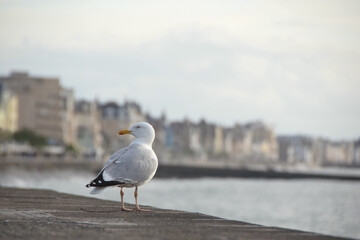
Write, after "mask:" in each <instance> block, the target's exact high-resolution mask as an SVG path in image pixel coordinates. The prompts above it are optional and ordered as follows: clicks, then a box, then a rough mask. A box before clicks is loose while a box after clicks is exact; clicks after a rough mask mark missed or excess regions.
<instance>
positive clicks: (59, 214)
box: [0, 187, 345, 240]
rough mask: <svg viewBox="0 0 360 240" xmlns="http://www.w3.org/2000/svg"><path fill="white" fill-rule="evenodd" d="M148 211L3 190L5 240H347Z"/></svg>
mask: <svg viewBox="0 0 360 240" xmlns="http://www.w3.org/2000/svg"><path fill="white" fill-rule="evenodd" d="M164 197H166V196H164ZM127 207H130V208H134V206H133V205H130V204H127ZM234 207H236V205H234ZM144 208H148V209H151V210H152V212H122V211H121V209H120V203H119V202H114V201H105V200H99V199H94V198H87V197H81V196H74V195H69V194H63V193H58V192H54V191H48V190H33V189H17V188H2V187H0V239H27V240H28V239H29V240H30V239H78V240H79V239H96V240H99V239H106V240H110V239H116V240H119V239H131V240H136V239H214V240H215V239H224V240H225V239H246V240H258V239H276V240H281V239H284V240H289V239H308V240H332V239H334V240H335V239H345V238H338V237H331V236H325V235H319V234H314V233H309V232H302V231H294V230H288V229H282V228H275V227H265V226H260V225H254V224H249V223H246V222H240V221H230V220H225V219H221V218H217V217H212V216H208V215H204V214H199V213H189V212H182V211H174V210H165V209H157V208H152V207H147V206H144Z"/></svg>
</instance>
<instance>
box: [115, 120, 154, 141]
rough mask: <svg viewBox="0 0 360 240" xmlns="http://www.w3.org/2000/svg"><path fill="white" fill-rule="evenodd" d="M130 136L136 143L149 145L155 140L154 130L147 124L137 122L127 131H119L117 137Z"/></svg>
mask: <svg viewBox="0 0 360 240" xmlns="http://www.w3.org/2000/svg"><path fill="white" fill-rule="evenodd" d="M124 134H131V135H133V136H134V137H135V138H136V140H137V142H140V143H144V144H149V145H151V144H152V142H153V141H154V139H155V130H154V128H153V127H152V126H151V125H150V124H149V123H147V122H138V123H135V124H134V125H132V126H131V127H130V128H129V129H123V130H120V131H119V135H124Z"/></svg>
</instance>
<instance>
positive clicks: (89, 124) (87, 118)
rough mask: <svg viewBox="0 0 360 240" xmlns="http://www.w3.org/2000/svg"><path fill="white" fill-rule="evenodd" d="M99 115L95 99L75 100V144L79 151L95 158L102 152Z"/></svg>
mask: <svg viewBox="0 0 360 240" xmlns="http://www.w3.org/2000/svg"><path fill="white" fill-rule="evenodd" d="M100 117H101V115H100V113H99V112H98V109H97V103H96V102H95V101H91V102H90V101H85V100H80V101H76V102H75V118H74V121H75V123H74V124H75V126H76V127H75V134H76V135H75V136H76V145H77V147H78V148H79V149H80V151H81V153H83V154H85V155H89V156H96V157H97V158H100V157H101V156H102V154H103V148H102V140H103V139H102V135H101V121H100Z"/></svg>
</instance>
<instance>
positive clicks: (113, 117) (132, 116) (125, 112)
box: [98, 101, 145, 152]
mask: <svg viewBox="0 0 360 240" xmlns="http://www.w3.org/2000/svg"><path fill="white" fill-rule="evenodd" d="M98 108H99V111H100V114H101V125H102V133H103V137H104V148H105V150H106V151H107V152H114V151H116V150H118V149H119V148H121V147H124V146H126V145H127V144H129V143H130V142H131V141H132V137H131V136H126V135H125V136H122V137H119V136H118V134H117V133H118V131H119V130H121V129H127V128H129V127H130V126H131V125H133V124H134V123H137V122H143V121H145V115H144V114H143V112H142V110H141V107H140V105H139V104H137V103H135V102H129V101H126V102H125V103H124V104H123V105H120V104H118V103H116V102H108V103H105V104H99V105H98Z"/></svg>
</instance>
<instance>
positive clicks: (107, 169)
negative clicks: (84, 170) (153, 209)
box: [86, 122, 158, 211]
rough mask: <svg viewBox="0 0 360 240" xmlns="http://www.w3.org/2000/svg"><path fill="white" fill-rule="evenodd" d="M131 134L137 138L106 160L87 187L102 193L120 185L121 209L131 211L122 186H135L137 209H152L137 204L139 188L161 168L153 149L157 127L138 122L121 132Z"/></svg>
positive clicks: (120, 133)
mask: <svg viewBox="0 0 360 240" xmlns="http://www.w3.org/2000/svg"><path fill="white" fill-rule="evenodd" d="M124 134H131V135H133V136H134V137H135V139H134V140H133V141H132V142H131V143H130V145H129V146H127V147H125V148H121V149H119V150H118V151H116V152H115V153H114V154H113V155H112V156H111V157H110V159H109V160H108V161H107V162H106V163H105V165H104V167H103V168H102V169H101V171H100V173H99V174H98V175H97V177H96V178H95V179H94V180H92V181H91V182H90V183H89V184H87V185H86V187H94V189H92V190H91V192H90V193H91V194H99V193H101V192H103V191H104V190H105V188H106V187H110V186H117V187H120V196H121V209H122V210H123V211H132V209H129V208H125V205H124V191H123V188H124V187H127V188H132V187H135V192H134V196H135V203H136V209H134V210H137V211H149V210H145V209H141V208H140V207H139V204H138V200H137V197H138V187H139V186H141V185H143V184H145V183H147V182H148V181H150V180H151V179H152V178H153V176H154V175H155V172H156V169H157V167H158V159H157V156H156V154H155V152H154V151H153V149H152V143H153V141H154V139H155V131H154V128H153V127H152V126H151V125H150V124H149V123H146V122H139V123H136V124H134V125H133V126H131V127H130V128H129V129H124V130H120V131H119V135H124Z"/></svg>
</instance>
